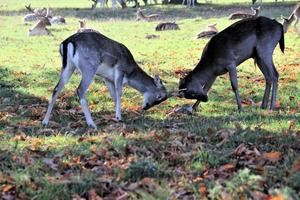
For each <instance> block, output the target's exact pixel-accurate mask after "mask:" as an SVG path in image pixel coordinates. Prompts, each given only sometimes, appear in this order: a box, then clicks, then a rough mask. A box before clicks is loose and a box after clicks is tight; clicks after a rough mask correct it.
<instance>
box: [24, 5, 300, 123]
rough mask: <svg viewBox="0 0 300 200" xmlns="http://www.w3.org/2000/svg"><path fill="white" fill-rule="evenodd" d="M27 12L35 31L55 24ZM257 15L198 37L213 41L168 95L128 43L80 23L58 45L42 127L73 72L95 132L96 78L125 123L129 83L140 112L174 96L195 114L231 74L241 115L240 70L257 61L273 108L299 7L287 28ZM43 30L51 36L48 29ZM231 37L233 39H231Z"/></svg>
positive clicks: (235, 15)
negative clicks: (90, 93) (277, 56)
mask: <svg viewBox="0 0 300 200" xmlns="http://www.w3.org/2000/svg"><path fill="white" fill-rule="evenodd" d="M29 8H30V6H29ZM29 10H30V11H31V12H32V13H31V15H36V19H38V20H40V21H39V22H38V24H37V25H36V27H39V29H40V28H41V27H42V26H44V29H45V27H46V25H51V17H49V9H48V10H47V9H46V10H45V9H42V10H36V9H35V10H32V9H31V8H30V9H29ZM138 12H139V14H137V17H138V19H139V20H141V19H142V20H146V21H150V18H157V17H159V15H149V16H145V15H144V14H141V12H142V10H140V9H139V10H138ZM258 12H259V8H256V9H254V13H253V14H247V13H241V12H238V13H233V14H232V15H230V18H231V19H240V18H241V19H242V20H239V21H237V22H235V23H234V24H232V25H230V26H229V27H227V28H226V29H224V30H223V31H221V32H218V30H217V29H216V24H213V25H209V27H208V29H207V30H205V31H206V33H201V34H198V35H197V37H198V38H201V37H211V39H210V40H209V42H208V43H207V44H206V46H205V48H204V50H203V52H202V56H201V58H200V61H199V63H198V64H197V66H196V67H195V68H194V69H193V70H192V71H190V72H189V73H188V74H187V75H186V76H185V77H184V78H183V79H181V80H180V81H179V86H178V90H177V91H173V92H167V90H166V88H165V86H164V84H163V82H162V80H161V79H160V78H159V76H158V75H155V76H154V77H151V76H149V75H148V74H147V73H146V72H145V71H144V70H142V68H140V67H139V65H138V64H137V63H136V61H135V60H134V57H133V55H132V54H131V52H130V51H129V49H128V48H127V47H126V46H125V45H123V44H121V43H119V42H117V41H114V40H112V39H110V38H108V37H106V36H104V35H102V34H101V33H100V32H98V31H97V30H94V29H90V28H86V26H85V21H84V20H80V21H79V23H80V28H79V29H78V31H77V32H76V33H75V34H73V35H71V36H70V37H68V38H67V39H66V40H64V41H63V42H62V43H61V44H60V48H59V49H60V50H59V52H60V55H61V57H62V70H61V73H60V80H59V81H58V83H57V85H56V86H55V88H54V91H53V94H52V98H51V100H50V102H49V105H48V109H47V112H46V115H45V117H44V120H43V122H42V123H43V124H44V125H45V126H46V125H48V123H49V118H50V114H51V111H52V109H53V106H54V103H55V101H56V99H57V98H58V95H59V93H60V92H61V91H62V89H63V87H64V85H65V84H66V83H67V82H68V80H69V79H70V77H71V75H72V74H73V72H74V71H75V70H77V71H78V72H79V73H80V74H81V82H80V84H79V86H78V88H77V94H78V96H79V100H80V104H81V106H82V110H83V113H84V116H85V119H86V122H87V125H88V126H89V127H91V128H95V129H96V128H97V126H96V124H95V123H94V121H93V119H92V116H91V113H90V110H89V107H88V102H87V98H86V96H85V93H86V91H87V90H88V87H89V85H90V84H91V83H92V81H93V79H94V77H95V76H96V75H99V76H101V77H102V78H103V79H104V82H105V84H106V85H107V87H108V90H109V93H110V96H111V98H112V100H113V101H114V103H115V120H116V121H120V120H122V117H121V96H122V90H123V86H124V85H125V84H127V85H129V86H130V87H132V88H134V89H136V90H137V91H139V92H140V93H141V94H143V96H144V100H143V105H142V108H143V109H144V110H148V109H149V108H151V107H153V106H155V105H157V104H159V103H161V102H163V101H165V100H166V99H168V98H169V97H171V96H176V97H181V98H187V99H195V100H196V103H195V104H194V105H193V110H194V111H197V110H198V107H199V104H200V102H206V101H208V95H207V93H208V91H209V89H210V88H211V87H212V85H213V83H214V82H215V80H216V78H217V77H218V76H220V75H223V74H225V73H227V72H228V73H229V77H230V82H231V86H232V89H233V91H234V93H235V98H236V102H237V107H238V110H239V111H242V103H241V98H240V95H239V90H238V80H237V70H236V68H237V66H239V65H240V64H241V63H242V62H244V61H245V60H247V59H249V58H253V59H254V60H255V63H257V65H258V67H259V69H260V70H261V71H262V73H263V75H264V77H265V81H266V86H265V92H264V95H263V100H262V104H261V108H267V107H268V104H269V100H270V94H271V100H270V104H269V108H270V109H271V110H272V109H274V108H275V105H276V97H277V90H278V78H279V75H278V72H277V70H276V68H275V65H274V62H273V58H272V56H273V51H274V49H275V47H276V46H277V44H279V46H280V49H281V51H282V52H284V48H285V44H284V33H285V32H286V31H287V28H288V27H289V25H290V24H291V23H292V22H293V21H294V20H296V23H295V24H297V23H298V21H299V14H300V4H298V5H297V7H296V8H295V10H294V11H293V12H292V14H291V15H290V16H289V17H288V18H284V22H283V24H280V23H278V22H277V21H276V20H272V19H269V18H267V17H262V16H258ZM25 18H26V20H33V18H34V17H32V16H31V17H29V15H28V16H25ZM25 18H24V20H25ZM36 19H35V20H36ZM166 24H168V25H167V26H170V27H172V26H174V24H176V23H170V22H168V23H166ZM162 26H163V25H162V24H160V26H158V27H156V28H157V29H159V30H164V29H165V28H163V27H162ZM167 26H166V27H167ZM175 27H176V26H175ZM177 28H178V26H177ZM177 28H175V29H177ZM34 31H35V30H34V28H33V29H31V30H30V32H31V34H33V35H34V34H36V33H35V32H34ZM44 31H46V33H47V34H49V32H48V31H47V29H45V30H44ZM232 35H234V36H235V37H234V38H233V37H232Z"/></svg>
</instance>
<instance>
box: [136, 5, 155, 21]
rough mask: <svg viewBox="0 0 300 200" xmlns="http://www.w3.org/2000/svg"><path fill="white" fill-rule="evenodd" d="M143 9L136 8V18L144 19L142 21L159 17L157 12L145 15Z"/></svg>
mask: <svg viewBox="0 0 300 200" xmlns="http://www.w3.org/2000/svg"><path fill="white" fill-rule="evenodd" d="M144 11H145V9H143V10H142V9H140V8H139V9H138V10H137V12H136V20H137V21H139V20H144V21H147V22H149V21H154V20H157V19H159V18H160V15H159V14H151V15H145V14H144V13H143V12H144Z"/></svg>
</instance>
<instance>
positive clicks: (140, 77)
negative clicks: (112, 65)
mask: <svg viewBox="0 0 300 200" xmlns="http://www.w3.org/2000/svg"><path fill="white" fill-rule="evenodd" d="M136 65H137V64H136ZM126 78H127V84H128V85H129V86H130V87H132V88H134V89H136V90H137V91H139V92H140V93H142V94H145V93H146V92H148V91H149V90H151V89H154V87H155V84H154V80H153V78H152V77H150V76H149V75H148V74H147V73H146V72H145V71H143V70H142V69H141V68H140V67H139V66H138V65H137V66H136V68H135V69H134V70H133V71H132V72H131V73H130V74H129V75H128V76H127V77H126Z"/></svg>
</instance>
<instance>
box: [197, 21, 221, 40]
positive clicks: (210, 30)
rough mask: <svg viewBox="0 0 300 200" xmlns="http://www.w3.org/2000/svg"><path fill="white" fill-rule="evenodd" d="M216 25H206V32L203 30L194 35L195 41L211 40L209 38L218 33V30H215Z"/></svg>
mask: <svg viewBox="0 0 300 200" xmlns="http://www.w3.org/2000/svg"><path fill="white" fill-rule="evenodd" d="M216 25H217V24H211V25H208V26H207V28H206V30H204V31H202V32H200V33H198V34H197V35H196V39H200V38H211V37H213V36H215V35H216V34H217V33H218V32H219V31H218V29H217V28H216Z"/></svg>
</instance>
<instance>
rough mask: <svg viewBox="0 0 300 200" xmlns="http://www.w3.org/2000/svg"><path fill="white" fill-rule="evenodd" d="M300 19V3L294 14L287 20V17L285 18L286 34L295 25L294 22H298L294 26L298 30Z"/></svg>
mask: <svg viewBox="0 0 300 200" xmlns="http://www.w3.org/2000/svg"><path fill="white" fill-rule="evenodd" d="M299 19H300V3H298V4H297V5H296V7H295V9H294V10H293V12H292V14H291V15H290V16H289V17H288V18H286V17H283V24H282V25H283V29H284V32H285V33H286V32H287V30H288V28H289V26H290V25H291V24H292V23H293V21H296V22H295V24H294V26H295V28H296V29H297V24H298V22H299ZM297 32H298V33H299V30H298V29H297Z"/></svg>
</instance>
